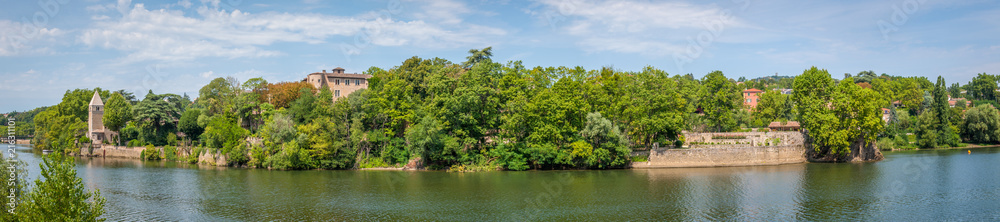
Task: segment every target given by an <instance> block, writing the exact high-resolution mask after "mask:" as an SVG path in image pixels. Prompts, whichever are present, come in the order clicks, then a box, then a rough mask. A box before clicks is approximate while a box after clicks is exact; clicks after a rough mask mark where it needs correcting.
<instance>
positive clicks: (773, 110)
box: [753, 90, 793, 126]
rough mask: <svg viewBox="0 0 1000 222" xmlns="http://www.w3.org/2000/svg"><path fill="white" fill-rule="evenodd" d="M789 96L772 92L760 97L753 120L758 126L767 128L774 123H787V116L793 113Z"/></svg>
mask: <svg viewBox="0 0 1000 222" xmlns="http://www.w3.org/2000/svg"><path fill="white" fill-rule="evenodd" d="M788 100H789V98H788V95H785V94H781V92H780V91H775V90H770V91H767V92H764V93H763V94H761V95H760V102H758V103H757V108H755V109H754V110H753V111H754V112H753V118H754V120H755V122H756V124H755V125H757V126H766V125H767V124H769V123H771V122H774V121H787V120H789V119H786V117H787V114H788V113H791V112H793V111H792V110H789V109H787V108H789V107H790V106H788V105H787V104H786V103H788V102H789V101H788Z"/></svg>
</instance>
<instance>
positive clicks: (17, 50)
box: [0, 20, 66, 56]
mask: <svg viewBox="0 0 1000 222" xmlns="http://www.w3.org/2000/svg"><path fill="white" fill-rule="evenodd" d="M65 34H66V32H65V31H63V30H61V29H59V28H45V27H36V26H34V25H25V24H23V23H20V22H15V21H11V20H0V56H18V55H48V54H53V53H54V52H53V50H52V49H51V48H49V47H50V46H51V45H53V43H55V42H56V39H57V38H58V37H60V36H63V35H65Z"/></svg>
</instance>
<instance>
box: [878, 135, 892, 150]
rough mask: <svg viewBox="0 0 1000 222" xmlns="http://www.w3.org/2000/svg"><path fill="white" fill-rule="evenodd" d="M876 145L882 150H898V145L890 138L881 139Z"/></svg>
mask: <svg viewBox="0 0 1000 222" xmlns="http://www.w3.org/2000/svg"><path fill="white" fill-rule="evenodd" d="M875 145H876V146H878V148H879V149H881V150H894V149H896V143H895V141H893V139H890V138H879V139H878V141H877V142H875Z"/></svg>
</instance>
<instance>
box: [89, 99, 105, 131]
mask: <svg viewBox="0 0 1000 222" xmlns="http://www.w3.org/2000/svg"><path fill="white" fill-rule="evenodd" d="M103 117H104V101H101V95H100V94H98V93H97V91H96V90H95V91H94V98H91V99H90V115H88V118H87V129H88V130H87V137H89V138H90V140H91V141H93V142H94V143H100V142H101V141H103V140H104V121H102V120H101V118H103Z"/></svg>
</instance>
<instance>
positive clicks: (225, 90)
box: [198, 77, 240, 115]
mask: <svg viewBox="0 0 1000 222" xmlns="http://www.w3.org/2000/svg"><path fill="white" fill-rule="evenodd" d="M239 91H240V85H239V82H237V81H236V78H233V77H226V78H222V77H219V78H215V79H213V80H212V81H211V82H209V83H208V85H205V86H203V87H201V89H200V90H198V94H199V96H198V102H199V103H201V104H202V105H204V106H205V107H207V108H208V109H207V110H206V112H207V113H208V114H209V115H215V114H219V113H225V112H231V111H233V109H234V107H233V105H234V104H233V103H234V102H235V101H236V96H237V95H238V94H239V93H240V92H239Z"/></svg>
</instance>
